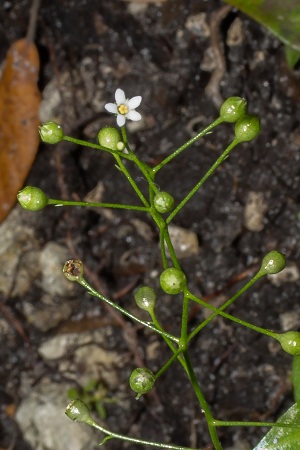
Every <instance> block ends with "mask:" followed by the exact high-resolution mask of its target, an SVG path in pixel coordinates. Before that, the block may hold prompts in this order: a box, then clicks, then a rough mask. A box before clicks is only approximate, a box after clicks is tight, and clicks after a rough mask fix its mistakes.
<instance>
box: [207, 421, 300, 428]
mask: <svg viewBox="0 0 300 450" xmlns="http://www.w3.org/2000/svg"><path fill="white" fill-rule="evenodd" d="M214 425H215V426H217V427H278V428H300V425H299V424H295V423H283V422H235V421H228V420H224V421H223V420H214Z"/></svg>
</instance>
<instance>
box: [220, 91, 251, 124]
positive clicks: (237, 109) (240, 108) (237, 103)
mask: <svg viewBox="0 0 300 450" xmlns="http://www.w3.org/2000/svg"><path fill="white" fill-rule="evenodd" d="M246 107H247V101H246V100H245V99H244V98H241V97H229V98H228V99H227V100H225V101H224V103H223V104H222V106H221V108H220V117H221V118H222V119H223V120H224V122H230V123H234V122H236V121H237V120H239V119H241V118H242V117H243V116H245V114H246Z"/></svg>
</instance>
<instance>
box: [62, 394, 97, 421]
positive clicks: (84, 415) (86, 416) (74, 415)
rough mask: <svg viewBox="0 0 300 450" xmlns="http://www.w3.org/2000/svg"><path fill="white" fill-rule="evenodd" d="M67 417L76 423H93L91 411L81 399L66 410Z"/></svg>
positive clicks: (74, 401) (73, 402)
mask: <svg viewBox="0 0 300 450" xmlns="http://www.w3.org/2000/svg"><path fill="white" fill-rule="evenodd" d="M65 413H66V415H67V416H68V417H69V419H71V420H74V421H75V422H85V423H89V422H90V421H91V416H90V410H89V408H88V407H87V405H86V404H85V403H83V402H82V401H81V400H79V398H76V399H75V400H73V401H72V402H71V403H70V404H69V405H68V406H67V408H66V411H65Z"/></svg>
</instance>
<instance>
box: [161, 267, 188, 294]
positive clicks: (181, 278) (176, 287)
mask: <svg viewBox="0 0 300 450" xmlns="http://www.w3.org/2000/svg"><path fill="white" fill-rule="evenodd" d="M185 285H186V276H185V275H184V273H183V272H182V271H181V270H179V269H175V267H171V268H169V269H166V270H164V271H163V273H162V274H161V276H160V286H161V288H162V290H163V291H165V292H166V293H167V294H179V292H182V291H183V289H184V287H185Z"/></svg>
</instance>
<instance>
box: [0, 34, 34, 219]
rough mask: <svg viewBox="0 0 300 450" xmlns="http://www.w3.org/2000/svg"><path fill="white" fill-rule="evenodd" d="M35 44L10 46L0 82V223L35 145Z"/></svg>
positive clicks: (23, 40)
mask: <svg viewBox="0 0 300 450" xmlns="http://www.w3.org/2000/svg"><path fill="white" fill-rule="evenodd" d="M38 72H39V57H38V52H37V49H36V47H35V45H34V44H33V43H32V42H30V41H28V40H27V39H20V40H18V41H16V42H15V43H14V44H12V46H11V47H10V49H9V51H8V53H7V56H6V60H5V67H4V71H3V74H2V77H1V80H0V221H2V220H3V219H4V218H5V217H6V216H7V214H8V213H9V211H10V210H11V208H12V207H13V206H14V204H15V201H16V195H17V193H18V191H19V190H20V189H21V187H22V185H23V183H24V181H25V179H26V177H27V175H28V172H29V170H30V168H31V165H32V163H33V160H34V158H35V155H36V152H37V148H38V145H39V136H38V125H39V115H38V110H39V105H40V100H41V95H40V92H39V90H38V87H37V80H38Z"/></svg>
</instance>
